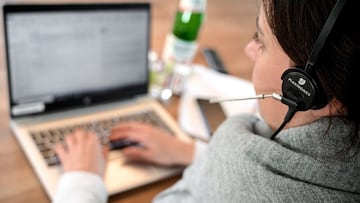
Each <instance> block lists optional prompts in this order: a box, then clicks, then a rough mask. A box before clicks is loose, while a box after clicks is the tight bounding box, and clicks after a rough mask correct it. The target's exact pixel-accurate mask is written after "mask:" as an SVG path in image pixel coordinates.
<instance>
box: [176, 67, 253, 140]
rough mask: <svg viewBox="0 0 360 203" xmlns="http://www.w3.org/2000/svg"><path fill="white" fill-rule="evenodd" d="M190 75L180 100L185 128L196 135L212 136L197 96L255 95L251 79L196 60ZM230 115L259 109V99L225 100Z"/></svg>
mask: <svg viewBox="0 0 360 203" xmlns="http://www.w3.org/2000/svg"><path fill="white" fill-rule="evenodd" d="M192 68H193V70H192V73H191V75H190V76H189V78H188V79H187V81H186V83H185V87H184V91H183V94H182V97H181V100H180V104H179V117H178V120H179V123H180V126H181V128H182V129H183V130H184V131H185V132H187V133H189V134H191V135H192V136H195V137H199V138H201V139H205V140H208V139H209V137H210V135H209V134H208V132H207V130H206V127H205V123H204V120H203V118H202V116H201V113H200V110H199V107H198V105H197V103H196V98H213V97H242V96H252V95H255V91H254V88H253V85H252V83H251V82H250V81H248V80H245V79H241V78H238V77H234V76H231V75H226V74H222V73H219V72H216V71H214V70H212V69H210V68H207V67H204V66H202V65H198V64H195V65H193V66H192ZM221 107H222V108H223V110H224V112H225V114H226V116H227V117H229V116H232V115H236V114H239V113H244V112H245V113H254V114H255V113H256V112H257V110H256V109H257V101H256V100H248V101H236V102H224V103H221Z"/></svg>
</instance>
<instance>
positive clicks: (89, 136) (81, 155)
mask: <svg viewBox="0 0 360 203" xmlns="http://www.w3.org/2000/svg"><path fill="white" fill-rule="evenodd" d="M54 150H55V152H56V154H57V155H58V157H59V159H60V162H61V164H62V166H63V169H64V171H65V172H70V171H86V172H91V173H95V174H98V175H99V176H101V177H103V176H104V173H105V168H106V161H107V160H106V157H107V153H108V149H107V148H106V147H105V148H103V147H102V145H101V144H100V142H99V140H98V138H97V137H96V135H95V134H94V133H91V132H86V131H83V130H76V131H75V132H74V133H73V134H70V135H67V136H66V138H65V145H63V144H61V143H59V144H57V145H55V147H54Z"/></svg>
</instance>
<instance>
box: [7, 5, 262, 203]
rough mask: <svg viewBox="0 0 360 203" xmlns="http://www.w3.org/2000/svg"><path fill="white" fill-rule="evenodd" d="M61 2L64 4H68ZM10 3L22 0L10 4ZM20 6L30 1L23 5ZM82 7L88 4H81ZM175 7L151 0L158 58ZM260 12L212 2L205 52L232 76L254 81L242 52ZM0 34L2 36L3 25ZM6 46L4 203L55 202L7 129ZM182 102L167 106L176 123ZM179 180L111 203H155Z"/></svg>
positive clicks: (112, 199) (205, 31) (153, 39)
mask: <svg viewBox="0 0 360 203" xmlns="http://www.w3.org/2000/svg"><path fill="white" fill-rule="evenodd" d="M57 1H61V2H64V0H57ZM79 1H80V0H79ZM99 1H100V0H99ZM129 1H133V0H129ZM9 2H20V1H18V0H9ZM21 2H29V1H26V0H22V1H21ZM37 2H39V1H37ZM40 2H41V1H40ZM42 2H55V1H50V0H48V1H42ZM68 2H74V0H72V1H71V0H68ZM80 2H84V1H82V0H81V1H80ZM92 2H94V1H92ZM102 2H103V1H102ZM176 6H177V1H174V0H152V17H153V19H152V32H151V47H152V49H153V50H154V51H156V52H157V53H161V51H162V48H163V43H164V39H165V36H166V34H167V33H168V32H169V31H170V30H171V27H172V22H173V18H174V14H175V9H176ZM257 10H258V6H257V3H256V1H254V0H208V7H207V17H206V21H205V24H204V26H203V28H202V30H201V33H200V40H199V42H200V49H201V48H203V47H205V46H210V47H213V48H215V49H217V50H218V51H219V53H220V56H221V57H222V58H223V60H224V63H225V65H226V66H227V68H228V70H229V71H230V73H231V74H233V75H235V76H237V77H243V78H246V79H250V77H251V70H252V64H251V61H250V60H249V59H248V58H246V56H245V54H244V52H243V50H244V47H245V45H246V43H247V42H248V41H249V40H250V39H251V37H252V34H253V32H254V31H255V18H256V15H257ZM1 18H2V17H1ZM0 30H1V33H2V26H1V28H0ZM3 44H4V42H3V36H2V35H1V38H0V202H7V203H12V202H37V203H41V202H50V200H49V198H48V197H47V195H46V193H45V191H44V190H43V188H42V186H41V184H40V182H39V180H38V179H37V177H36V175H35V173H34V171H33V170H32V168H31V166H30V164H29V162H28V161H27V159H26V157H25V155H24V154H23V152H22V150H21V148H20V146H19V144H18V143H17V142H16V139H15V137H14V136H13V134H12V132H11V131H10V128H9V125H8V107H7V98H8V96H7V83H6V81H5V67H4V45H3ZM195 62H196V63H202V64H205V61H204V60H203V58H202V56H201V54H200V53H198V55H197V56H196V59H195ZM178 101H179V98H174V99H173V101H172V102H171V103H170V104H169V105H167V106H166V108H167V109H168V110H169V111H170V112H171V114H172V115H173V116H174V117H175V118H177V104H178ZM178 179H179V177H174V178H170V179H167V180H164V181H160V182H157V183H154V184H151V185H148V186H144V187H141V188H138V189H134V190H131V191H129V192H125V193H122V194H119V195H116V196H113V197H110V199H109V202H122V203H126V202H141V203H143V202H150V201H151V199H152V198H153V197H154V196H155V195H156V194H158V193H159V192H160V191H162V190H164V189H165V188H167V187H169V186H170V185H172V184H173V183H174V182H175V181H176V180H178Z"/></svg>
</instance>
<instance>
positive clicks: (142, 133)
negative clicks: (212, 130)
mask: <svg viewBox="0 0 360 203" xmlns="http://www.w3.org/2000/svg"><path fill="white" fill-rule="evenodd" d="M109 140H110V142H111V141H115V140H128V141H131V142H134V143H138V144H137V145H136V146H135V147H132V146H130V147H126V148H123V149H122V153H123V154H124V155H125V156H126V157H127V159H128V160H129V161H140V162H150V163H155V164H159V165H165V166H173V165H182V166H186V165H189V164H190V163H191V162H192V158H193V153H194V145H193V143H186V142H184V141H182V140H180V139H178V138H176V137H175V136H173V135H171V134H169V133H168V132H166V131H164V130H162V129H160V128H157V127H155V126H152V125H149V124H143V123H139V122H129V123H122V124H119V125H117V126H116V127H114V128H113V129H112V132H111V135H110V137H109Z"/></svg>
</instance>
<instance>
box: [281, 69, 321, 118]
mask: <svg viewBox="0 0 360 203" xmlns="http://www.w3.org/2000/svg"><path fill="white" fill-rule="evenodd" d="M281 79H282V81H283V82H282V94H283V96H284V97H285V98H287V99H290V100H293V101H295V102H296V103H297V108H296V110H297V111H306V110H308V109H311V108H317V107H318V104H319V101H318V94H319V89H318V85H317V84H316V82H315V80H314V79H313V78H312V77H311V76H310V75H309V74H308V73H307V72H305V71H304V70H302V69H301V68H298V67H291V68H289V69H288V70H286V71H285V72H284V73H283V74H282V76H281Z"/></svg>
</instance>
